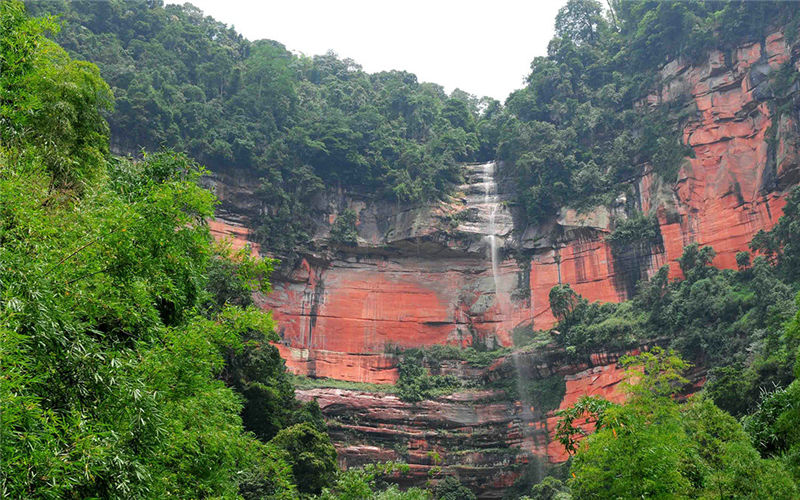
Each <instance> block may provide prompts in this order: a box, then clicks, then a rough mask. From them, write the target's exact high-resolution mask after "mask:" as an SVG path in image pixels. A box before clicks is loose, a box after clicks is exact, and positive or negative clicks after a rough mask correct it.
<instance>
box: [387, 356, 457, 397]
mask: <svg viewBox="0 0 800 500" xmlns="http://www.w3.org/2000/svg"><path fill="white" fill-rule="evenodd" d="M424 357H425V354H424V352H423V351H422V350H419V349H407V350H405V351H403V359H402V360H401V361H400V363H398V365H397V374H398V379H397V385H396V386H397V395H398V396H400V399H402V400H403V401H422V400H423V399H429V398H431V397H433V396H438V395H442V394H449V393H451V392H454V391H455V390H457V389H459V388H460V387H461V381H459V380H458V379H457V378H456V377H454V376H453V375H431V374H430V373H428V370H427V369H426V368H425V365H424V364H423V360H424Z"/></svg>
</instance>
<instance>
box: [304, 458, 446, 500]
mask: <svg viewBox="0 0 800 500" xmlns="http://www.w3.org/2000/svg"><path fill="white" fill-rule="evenodd" d="M408 471H409V467H408V465H406V464H400V463H395V462H386V463H373V464H367V465H365V466H364V467H362V468H351V469H347V470H345V471H340V472H339V473H338V474H337V477H336V483H335V484H334V485H333V486H332V487H331V488H326V489H325V490H323V492H322V495H320V496H319V498H320V500H372V499H382V500H430V499H431V494H430V493H428V492H427V491H425V490H421V489H419V488H409V489H408V490H406V491H400V490H399V489H398V488H397V487H396V486H394V485H392V486H387V485H386V482H385V479H387V478H390V477H397V476H398V475H400V476H402V475H403V474H406V473H407V472H408Z"/></svg>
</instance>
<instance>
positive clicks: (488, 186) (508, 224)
mask: <svg viewBox="0 0 800 500" xmlns="http://www.w3.org/2000/svg"><path fill="white" fill-rule="evenodd" d="M495 174H496V163H495V162H489V163H484V164H481V165H468V171H467V181H468V183H467V184H466V185H465V186H463V187H464V189H465V191H466V192H467V193H468V196H467V203H468V205H472V206H473V207H474V209H475V210H474V211H475V215H476V216H475V217H474V218H473V219H472V221H471V222H468V223H465V224H463V225H462V226H461V227H460V229H462V230H463V231H468V232H473V233H477V234H481V235H482V236H483V238H482V239H483V241H484V242H485V243H486V247H487V252H488V258H489V260H490V261H491V265H492V280H493V282H494V299H495V305H496V307H497V310H498V312H499V313H500V315H501V316H502V315H503V314H504V313H505V312H506V311H504V310H503V302H502V301H501V300H500V297H499V294H500V280H499V275H500V273H499V268H500V250H501V248H502V247H503V246H504V244H505V240H504V237H505V236H506V235H508V234H509V233H510V231H511V229H512V224H513V223H512V219H511V214H510V213H509V212H508V210H507V209H506V208H505V206H504V204H503V203H502V200H501V198H500V194H499V193H498V189H497V181H496V179H495ZM481 191H482V193H481ZM480 194H482V195H483V196H482V199H481V198H480V197H479V196H480ZM511 360H512V362H513V364H514V369H515V372H516V381H515V382H516V389H517V394H518V397H519V405H520V408H519V420H520V422H519V425H520V430H521V434H522V437H523V440H524V441H532V440H533V434H534V431H535V429H534V428H533V425H534V422H535V421H536V420H537V418H536V416H535V415H534V406H533V405H534V402H533V401H531V396H530V393H529V391H528V388H527V385H526V383H525V380H526V378H527V375H526V374H525V373H524V372H525V370H524V364H525V363H524V360H522V359H521V356H520V354H519V352H517V351H515V352H513V353H512V354H511ZM523 446H524V447H530V448H531V449H532V448H533V443H532V442H530V443H527V444H526V443H523ZM539 465H541V464H539ZM539 469H540V470H539V471H538V473H539V475H541V473H542V470H541V466H540V467H539Z"/></svg>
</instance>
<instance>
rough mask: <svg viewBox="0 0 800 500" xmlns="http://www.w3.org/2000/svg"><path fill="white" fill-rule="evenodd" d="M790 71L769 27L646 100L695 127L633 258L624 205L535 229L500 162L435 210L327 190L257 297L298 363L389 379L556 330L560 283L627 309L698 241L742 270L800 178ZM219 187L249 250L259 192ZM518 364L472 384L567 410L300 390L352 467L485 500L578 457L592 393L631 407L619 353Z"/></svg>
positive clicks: (250, 185)
mask: <svg viewBox="0 0 800 500" xmlns="http://www.w3.org/2000/svg"><path fill="white" fill-rule="evenodd" d="M797 60H798V57H797V54H792V53H791V51H790V48H789V47H788V46H787V43H786V41H785V38H784V35H783V33H781V32H776V33H774V34H772V35H770V36H769V37H767V38H766V39H764V40H762V41H761V42H759V43H753V44H750V45H746V46H743V47H740V48H738V49H737V50H734V51H731V52H729V53H721V52H713V53H711V54H710V55H709V57H708V58H707V60H706V61H705V62H704V63H703V64H700V65H694V66H692V65H689V64H686V63H684V62H682V61H673V62H671V63H669V64H667V65H666V66H665V67H664V68H662V70H661V81H662V85H661V87H660V88H659V89H658V91H656V92H653V94H652V95H650V96H649V97H648V98H647V99H645V100H643V101H642V102H641V103H640V105H641V106H653V105H657V104H662V103H671V105H672V106H674V107H675V108H682V109H683V110H684V112H683V113H682V114H683V116H688V118H687V119H684V120H683V121H682V122H681V125H680V126H681V127H682V136H683V142H684V144H685V145H687V146H688V147H690V148H691V150H692V151H693V155H691V156H690V157H688V158H686V160H685V161H684V163H683V165H682V167H681V169H680V172H679V173H678V178H677V181H676V182H666V181H665V180H664V179H662V178H660V177H659V176H658V175H656V174H655V173H653V172H652V171H649V170H648V169H647V168H646V169H645V173H644V174H643V175H642V176H641V177H640V178H639V179H637V180H636V181H635V192H636V193H637V197H636V199H635V200H634V201H635V202H636V204H637V205H638V207H639V208H640V210H641V211H642V212H644V213H647V214H655V215H656V217H657V220H658V224H659V228H660V233H661V238H660V240H659V241H654V242H652V243H651V244H650V245H649V246H643V247H642V248H636V249H634V251H626V252H624V253H620V252H619V250H617V252H616V253H615V251H614V249H612V247H611V246H610V245H609V244H608V243H607V242H606V241H605V237H606V236H607V235H608V233H609V231H610V228H611V226H612V224H611V221H612V220H613V218H614V217H623V216H624V213H623V211H622V210H621V209H620V208H619V207H617V206H610V207H606V206H600V207H596V208H595V209H594V210H593V211H591V212H590V213H577V212H575V211H574V210H570V209H564V210H562V212H561V214H560V215H559V216H558V217H557V218H555V219H554V220H552V221H551V222H549V223H548V224H545V225H543V226H537V227H524V226H523V225H522V224H520V223H519V221H515V218H514V217H513V214H512V212H511V211H510V210H509V209H508V208H507V203H506V201H508V200H510V199H511V198H512V197H513V192H512V191H511V189H510V186H506V185H505V184H504V183H503V180H502V179H503V166H502V165H495V164H484V165H466V166H465V167H464V174H465V175H464V177H465V184H464V185H463V186H461V187H460V190H459V191H460V192H458V193H457V194H455V195H454V196H453V197H452V198H450V199H448V200H446V201H443V202H441V203H436V204H432V205H429V206H421V207H419V206H418V207H410V206H402V205H397V204H394V203H387V202H380V201H375V200H373V199H371V198H369V197H367V196H357V195H355V194H352V193H349V194H348V193H344V192H342V191H341V190H335V191H334V190H331V192H330V193H327V194H326V195H325V196H323V197H322V198H320V199H319V200H315V201H314V204H315V206H316V207H318V209H319V214H318V223H317V225H316V227H315V228H313V232H314V239H313V241H312V244H311V249H310V250H307V251H304V252H302V253H301V255H300V256H299V258H297V259H295V260H294V261H292V262H291V264H290V265H284V266H283V267H282V268H281V270H280V273H278V274H277V275H276V276H273V281H274V291H273V293H271V294H270V295H268V296H266V297H263V296H261V297H257V301H258V303H259V304H260V305H261V306H263V307H265V308H268V309H271V310H273V311H274V317H275V319H276V320H277V323H278V325H279V333H280V337H281V342H280V345H279V346H278V347H279V349H280V351H281V354H282V355H283V357H284V359H285V360H286V363H287V366H288V367H289V369H290V370H291V371H293V372H295V373H300V374H305V375H309V376H314V377H330V378H335V379H341V380H348V381H356V382H374V383H392V382H394V381H395V380H396V378H397V371H396V368H395V364H396V360H395V357H394V355H393V354H392V353H393V352H395V351H396V349H395V348H396V347H418V346H427V345H432V344H443V343H449V344H457V345H469V344H476V343H480V344H484V345H488V346H493V345H497V344H499V345H510V344H511V338H512V333H513V330H514V328H516V327H520V326H526V327H527V326H531V325H532V326H533V327H534V328H536V329H546V328H548V327H550V326H552V325H553V323H554V318H553V315H552V313H551V311H550V307H549V300H548V295H549V292H550V289H551V288H552V287H553V286H555V285H557V284H559V283H569V284H570V285H571V286H572V288H573V289H574V290H576V291H577V292H578V293H580V294H581V295H583V296H584V297H586V298H587V299H589V300H590V301H595V300H601V301H620V300H624V299H626V298H628V297H629V296H630V293H631V288H632V284H633V283H635V281H636V280H637V279H639V278H640V277H644V276H648V275H652V273H654V272H655V271H656V270H657V269H658V268H660V267H661V266H664V265H668V266H669V268H670V275H671V276H673V277H676V276H679V275H680V269H679V267H678V265H677V259H678V257H680V255H681V253H682V251H683V247H684V246H685V245H687V244H690V243H693V242H696V243H699V244H700V245H710V246H713V247H714V249H715V250H716V252H717V256H716V259H715V262H714V263H715V264H716V265H717V266H719V267H723V268H733V267H735V266H736V261H735V256H736V253H737V252H739V251H742V250H746V249H747V245H748V243H749V241H750V240H751V238H752V237H753V235H754V234H755V233H756V232H758V231H759V230H761V229H769V228H771V227H772V226H773V225H774V224H775V223H776V222H777V220H778V218H779V217H780V215H781V214H782V209H783V205H784V198H785V193H786V190H787V189H788V188H789V187H790V186H792V185H794V184H796V183H797V182H798V181H800V156H799V153H798V151H800V149H799V148H798V146H799V145H800V144H799V143H798V141H800V126H799V125H798V124H799V123H800V117H798V116H796V114H782V115H780V116H777V115H774V110H773V109H772V107H771V106H772V104H771V102H772V98H773V97H774V92H775V91H776V90H775V89H772V88H771V85H770V79H769V75H770V73H772V72H774V71H776V70H777V69H779V68H780V67H782V66H783V65H785V64H787V63H790V64H794V67H795V68H796V69H798V70H800V63H797V62H793V61H797ZM790 90H791V91H792V92H795V93H797V92H798V90H797V89H790ZM210 182H211V184H212V185H213V186H214V187H215V189H216V191H217V194H218V195H219V197H220V198H221V200H222V202H223V203H222V206H221V210H220V211H219V213H218V219H217V221H214V222H212V223H211V224H212V225H211V229H212V232H213V233H214V234H215V235H217V236H229V237H231V238H232V239H233V240H234V243H233V246H234V247H235V248H238V247H242V246H244V245H245V244H246V243H248V242H251V243H252V242H253V241H255V238H254V236H253V233H252V232H251V229H248V228H253V227H255V226H256V225H257V220H258V217H260V214H261V213H262V210H261V208H260V205H259V201H258V198H257V196H255V192H256V189H255V187H256V186H257V179H251V178H248V177H247V175H246V174H244V173H234V172H228V173H225V174H222V173H218V174H216V176H215V177H214V178H213V179H211V181H210ZM619 205H620V206H622V205H624V203H619ZM345 209H351V210H353V211H354V212H355V213H356V214H357V217H358V221H357V232H358V244H357V245H356V246H351V247H347V246H336V245H333V244H332V243H330V242H328V241H327V236H328V234H329V232H330V228H331V226H332V224H333V223H334V222H335V220H336V217H337V214H339V213H342V211H343V210H345ZM515 222H516V224H515ZM251 248H252V249H253V251H255V252H258V251H260V249H259V247H258V246H257V245H255V244H252V245H251ZM518 361H519V360H517V362H514V363H511V362H510V361H509V360H505V361H504V362H501V363H499V364H498V365H497V366H493V367H492V368H490V369H487V370H483V371H481V370H478V373H472V375H471V376H474V377H478V378H487V379H490V380H503V379H508V380H512V379H514V378H515V377H516V378H517V379H519V378H523V377H527V378H530V379H532V380H540V379H541V380H544V379H546V378H547V379H548V380H553V379H552V377H557V379H558V380H559V381H562V382H563V384H561V382H559V387H561V388H562V390H563V396H560V395H559V397H561V400H560V403H558V405H555V406H553V405H550V406H548V407H546V408H543V407H542V406H541V405H539V404H537V403H536V402H531V401H524V402H520V401H510V400H508V399H507V398H506V399H503V397H502V396H500V395H499V394H498V393H497V392H492V391H489V392H486V391H484V392H468V393H459V394H454V395H451V396H448V397H442V398H437V399H434V400H431V401H424V402H421V403H418V404H410V403H404V402H402V401H400V400H399V399H398V398H396V397H395V396H392V395H386V394H377V393H363V392H354V391H343V390H335V389H315V390H304V391H301V392H300V393H299V395H300V397H301V398H304V399H316V400H317V401H319V403H320V406H321V407H322V410H323V413H324V414H325V416H326V418H327V419H328V421H329V423H330V428H331V433H332V436H333V438H334V440H335V442H336V446H337V449H338V451H339V455H340V459H341V461H342V462H343V463H344V464H346V465H356V464H360V463H364V462H366V461H376V460H377V461H381V460H392V459H398V458H400V459H404V460H406V461H408V462H409V463H410V464H411V465H412V474H411V476H410V477H409V478H408V479H407V481H408V482H409V484H411V483H415V484H419V483H424V482H425V481H427V480H428V479H429V473H430V474H432V475H433V476H434V477H433V479H434V480H435V479H436V472H435V471H436V469H434V468H433V467H434V466H435V465H436V464H435V463H434V462H435V460H434V457H435V456H436V454H438V456H440V457H442V460H443V465H444V466H445V469H446V471H447V473H449V474H456V475H458V476H459V477H460V478H461V479H462V480H463V481H465V482H467V483H468V484H470V485H471V487H473V488H474V489H475V490H476V491H479V492H481V494H482V495H483V496H485V497H487V498H488V497H491V495H493V494H494V493H492V492H493V491H494V492H495V493H496V492H497V491H498V490H499V489H502V487H505V486H508V485H510V484H511V483H512V482H513V481H514V479H515V477H516V475H518V474H519V471H520V468H521V466H522V465H523V464H526V463H532V462H534V461H535V460H536V459H537V457H538V458H540V459H543V460H547V461H551V462H559V461H563V460H565V459H566V458H567V457H566V456H565V454H564V451H563V449H562V448H561V447H560V446H559V445H558V444H557V443H556V442H554V441H553V439H552V437H553V436H552V433H553V428H554V424H555V420H554V416H553V413H552V412H551V410H553V409H555V408H556V407H560V408H565V407H567V406H569V405H570V404H572V403H573V402H574V401H575V400H576V399H577V398H578V397H579V396H580V395H582V394H599V395H603V396H604V397H607V398H609V399H612V400H618V399H619V398H620V397H621V396H620V394H619V391H617V390H616V386H617V384H618V383H619V381H620V380H621V378H622V371H621V369H620V368H619V367H618V366H617V365H616V364H615V361H616V359H615V358H614V357H613V356H612V357H611V358H603V359H600V358H598V359H596V360H593V362H592V363H591V365H585V364H582V365H577V366H575V365H572V364H570V363H569V362H564V361H563V360H561V361H558V362H551V361H548V362H543V363H538V364H537V363H532V362H529V363H527V364H526V363H524V362H523V363H522V365H520V366H522V367H523V369H522V371H520V366H518V365H519V363H518ZM526 366H527V367H528V368H527V370H528V372H525V369H524V367H526ZM533 366H536V367H538V368H536V369H535V370H534V369H533V368H531V367H533ZM473 372H474V370H473ZM548 377H550V378H548ZM559 377H560V378H559ZM433 451H435V452H436V454H433V453H430V454H429V452H433Z"/></svg>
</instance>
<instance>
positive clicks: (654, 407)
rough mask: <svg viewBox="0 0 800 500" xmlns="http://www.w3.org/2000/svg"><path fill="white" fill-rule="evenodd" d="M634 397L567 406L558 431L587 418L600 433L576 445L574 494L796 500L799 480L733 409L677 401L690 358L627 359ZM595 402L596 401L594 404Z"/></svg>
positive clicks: (654, 354) (653, 355)
mask: <svg viewBox="0 0 800 500" xmlns="http://www.w3.org/2000/svg"><path fill="white" fill-rule="evenodd" d="M626 364H627V365H628V366H631V367H637V369H636V370H633V371H630V372H629V374H630V377H631V380H632V382H633V383H631V384H628V385H627V386H626V387H627V392H628V394H629V399H628V401H627V402H626V403H625V404H624V405H611V404H610V403H608V402H606V404H605V405H603V404H602V403H601V402H602V400H595V401H591V402H590V401H585V402H583V403H581V404H579V405H576V407H573V408H570V409H568V410H565V411H564V412H563V414H564V416H565V418H566V419H567V420H566V421H565V422H564V423H563V424H562V422H560V423H559V430H560V431H561V430H563V429H567V430H568V432H567V433H566V434H565V435H566V436H567V437H569V436H570V435H572V434H573V433H574V432H575V429H574V427H573V423H572V422H574V420H575V418H581V417H584V416H588V418H591V419H593V422H594V423H595V429H596V430H595V432H594V434H592V435H590V436H589V437H587V438H586V439H584V440H583V441H582V442H581V445H580V447H577V446H576V445H575V442H574V441H572V440H568V444H569V445H570V448H568V449H571V450H575V449H577V453H576V455H575V457H574V459H573V462H572V466H571V468H570V473H571V475H572V478H571V479H570V480H569V482H568V484H569V486H570V489H571V491H572V493H573V494H574V495H575V496H576V497H577V498H607V497H613V498H641V497H669V498H753V497H756V496H764V495H765V494H767V492H769V493H768V494H769V498H793V497H794V496H795V495H797V493H798V490H797V486H796V485H795V484H794V483H793V481H792V479H791V477H790V476H789V474H788V473H787V471H786V468H785V467H784V466H783V464H781V463H780V462H777V461H774V460H765V459H762V458H761V457H759V456H758V452H757V451H756V450H755V449H754V448H753V447H752V445H751V444H750V442H749V439H748V438H747V436H746V434H745V433H744V432H743V430H742V427H741V426H740V425H739V424H738V423H737V422H736V420H735V419H733V418H732V417H731V416H730V415H727V414H726V413H725V412H723V411H722V410H720V409H719V408H717V407H716V406H715V405H714V404H713V402H711V401H710V400H709V399H707V398H703V397H695V398H692V399H691V400H690V401H689V403H687V404H685V405H680V404H678V403H677V402H675V401H674V399H673V398H672V395H673V394H674V393H675V392H677V391H678V390H680V387H681V385H682V383H684V382H685V380H684V379H682V377H681V375H680V372H681V371H682V370H683V369H685V368H686V364H685V363H684V362H683V361H682V360H680V358H677V357H676V356H674V354H672V353H668V352H666V351H657V350H653V351H652V352H651V353H645V354H644V355H642V356H639V357H636V358H631V359H629V360H628V361H627V363H626ZM589 403H591V404H589Z"/></svg>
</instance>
